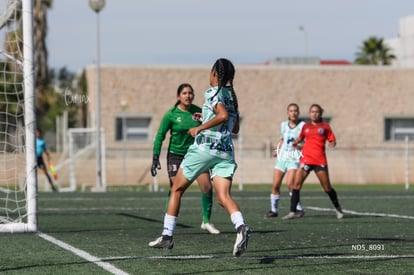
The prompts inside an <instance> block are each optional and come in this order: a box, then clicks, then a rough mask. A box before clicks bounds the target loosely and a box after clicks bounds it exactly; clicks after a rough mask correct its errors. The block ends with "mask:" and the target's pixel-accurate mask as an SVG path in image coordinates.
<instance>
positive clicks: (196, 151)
mask: <svg viewBox="0 0 414 275" xmlns="http://www.w3.org/2000/svg"><path fill="white" fill-rule="evenodd" d="M234 74H235V69H234V66H233V64H232V63H231V62H230V61H229V60H227V59H224V58H220V59H218V60H217V61H216V62H215V63H214V65H213V67H212V69H211V71H210V86H211V88H209V89H208V90H207V91H206V92H205V94H204V98H205V101H204V105H203V108H202V118H203V123H202V124H201V125H200V126H197V127H194V128H191V129H190V130H189V133H190V134H191V135H192V136H193V137H195V142H194V144H193V145H191V146H190V148H189V149H188V151H187V154H186V155H185V157H184V160H183V162H182V163H181V167H180V169H179V170H178V173H177V176H176V178H175V181H174V185H173V186H172V188H171V196H170V201H169V203H168V209H167V213H166V214H165V216H164V227H163V228H164V229H163V231H162V235H161V237H159V238H157V239H156V240H155V241H152V242H150V243H149V244H148V245H149V246H150V247H153V248H165V249H171V248H173V246H174V242H173V233H174V229H175V226H176V220H177V217H178V214H179V211H180V204H181V197H182V196H183V194H184V192H185V191H186V190H187V188H188V187H189V186H190V185H191V183H192V182H193V181H194V180H195V179H196V178H197V177H198V175H200V174H201V173H204V172H206V171H211V177H212V179H213V183H214V188H215V189H216V194H217V201H218V203H219V204H220V205H221V206H222V207H224V208H225V209H226V211H227V213H228V214H229V215H230V218H231V221H232V223H233V226H234V228H235V229H236V232H237V234H236V241H235V243H234V246H233V255H234V256H236V257H239V256H240V255H241V254H242V253H243V252H244V251H245V250H246V249H247V243H248V240H249V236H250V234H251V229H250V227H249V225H247V224H246V223H245V222H244V218H243V215H242V213H241V211H240V208H239V206H238V204H237V203H236V202H235V201H234V200H233V198H232V197H231V185H232V179H233V175H234V173H235V171H236V168H237V164H236V162H235V160H234V148H233V143H232V140H231V133H232V132H234V133H236V132H237V131H238V128H239V127H238V123H239V115H238V103H237V97H236V93H235V91H234V88H233V79H234Z"/></svg>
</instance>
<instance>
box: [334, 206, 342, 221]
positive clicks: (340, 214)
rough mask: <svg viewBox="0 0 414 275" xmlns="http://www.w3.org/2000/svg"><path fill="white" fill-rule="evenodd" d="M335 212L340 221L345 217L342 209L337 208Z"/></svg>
mask: <svg viewBox="0 0 414 275" xmlns="http://www.w3.org/2000/svg"><path fill="white" fill-rule="evenodd" d="M335 211H336V218H337V219H338V220H340V219H342V218H343V217H344V212H342V209H341V207H337V208H336V209H335Z"/></svg>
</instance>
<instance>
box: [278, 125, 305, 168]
mask: <svg viewBox="0 0 414 275" xmlns="http://www.w3.org/2000/svg"><path fill="white" fill-rule="evenodd" d="M303 125H305V122H304V121H300V122H299V123H298V124H296V126H295V127H293V128H292V127H290V126H289V120H286V121H283V122H282V123H281V124H280V138H281V139H283V143H282V146H280V148H277V150H278V154H277V155H278V157H277V159H278V160H282V161H285V160H287V161H289V160H294V161H299V158H300V156H301V152H300V150H299V149H297V148H294V147H293V146H292V141H294V140H295V139H296V138H297V137H298V136H299V134H300V132H301V131H302V127H303Z"/></svg>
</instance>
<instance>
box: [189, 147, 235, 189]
mask: <svg viewBox="0 0 414 275" xmlns="http://www.w3.org/2000/svg"><path fill="white" fill-rule="evenodd" d="M181 167H182V168H183V174H184V177H185V178H186V179H187V180H189V181H194V180H195V179H196V178H197V177H198V176H199V175H200V174H201V173H204V172H210V175H211V177H212V178H213V177H214V176H219V177H221V178H233V175H234V173H235V172H236V169H237V164H236V162H235V161H234V159H222V158H219V157H216V156H212V155H210V154H209V153H206V152H203V151H200V150H199V149H198V147H197V145H195V144H193V145H191V146H190V148H188V151H187V154H186V155H185V157H184V160H183V162H182V163H181Z"/></svg>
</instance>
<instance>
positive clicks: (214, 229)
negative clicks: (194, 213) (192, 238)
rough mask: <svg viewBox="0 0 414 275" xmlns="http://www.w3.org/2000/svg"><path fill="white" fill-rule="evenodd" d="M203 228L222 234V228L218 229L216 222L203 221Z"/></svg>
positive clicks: (212, 232)
mask: <svg viewBox="0 0 414 275" xmlns="http://www.w3.org/2000/svg"><path fill="white" fill-rule="evenodd" d="M201 229H203V230H207V231H208V232H210V234H220V230H218V229H217V228H216V227H215V226H214V224H212V223H209V222H206V223H204V222H203V223H201Z"/></svg>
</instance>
